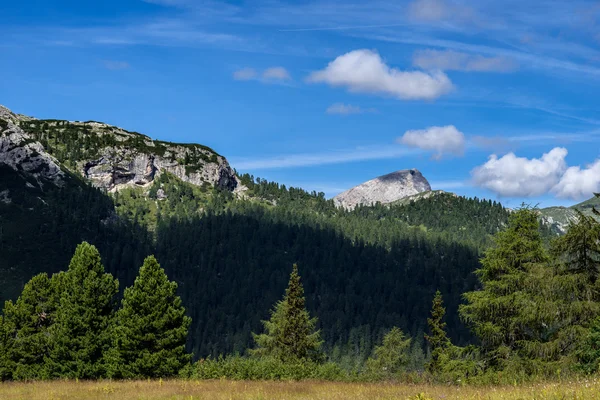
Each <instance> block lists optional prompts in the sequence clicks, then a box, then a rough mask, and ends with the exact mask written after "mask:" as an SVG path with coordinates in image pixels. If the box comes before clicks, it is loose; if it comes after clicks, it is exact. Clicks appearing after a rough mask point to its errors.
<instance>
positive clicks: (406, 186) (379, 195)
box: [333, 169, 431, 209]
mask: <svg viewBox="0 0 600 400" xmlns="http://www.w3.org/2000/svg"><path fill="white" fill-rule="evenodd" d="M430 190H431V186H430V185H429V182H427V179H425V177H424V176H423V174H421V172H419V171H418V170H416V169H406V170H401V171H396V172H392V173H391V174H387V175H383V176H380V177H377V178H375V179H371V180H370V181H367V182H365V183H361V184H360V185H358V186H355V187H353V188H352V189H349V190H347V191H345V192H343V193H340V194H338V195H337V196H335V197H334V198H333V201H334V202H335V204H336V205H338V206H341V207H344V208H345V209H353V208H355V207H356V206H358V205H367V206H370V205H373V204H376V203H381V204H388V203H393V202H395V201H398V200H400V199H402V198H405V197H407V196H412V195H415V194H418V193H422V192H427V191H430Z"/></svg>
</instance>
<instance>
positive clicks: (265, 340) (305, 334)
mask: <svg viewBox="0 0 600 400" xmlns="http://www.w3.org/2000/svg"><path fill="white" fill-rule="evenodd" d="M305 302H306V299H305V298H304V288H303V287H302V283H301V282H300V276H299V275H298V266H297V265H296V264H294V266H293V269H292V273H291V275H290V280H289V283H288V287H287V289H286V291H285V296H284V297H283V300H281V301H279V302H277V304H276V305H275V308H274V309H273V311H272V312H271V319H270V320H269V321H263V325H264V327H265V331H266V332H265V333H262V334H258V335H257V334H253V337H254V341H255V342H256V345H257V348H256V349H253V350H251V354H253V355H256V356H263V357H274V358H276V359H279V360H281V361H284V362H289V361H292V362H293V361H301V360H311V361H322V360H323V354H322V353H321V351H320V348H321V344H322V343H323V341H322V340H321V337H320V333H319V331H316V330H315V326H316V324H317V318H311V317H310V315H309V313H308V311H307V310H306V306H305Z"/></svg>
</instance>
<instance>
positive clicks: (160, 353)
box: [109, 256, 191, 378]
mask: <svg viewBox="0 0 600 400" xmlns="http://www.w3.org/2000/svg"><path fill="white" fill-rule="evenodd" d="M176 291H177V283H175V282H171V281H169V279H168V278H167V275H166V274H165V271H164V270H163V269H162V268H161V267H160V265H159V263H158V261H156V258H154V257H153V256H150V257H147V258H146V259H145V260H144V264H143V265H142V267H141V268H140V271H139V274H138V277H137V278H136V279H135V283H134V284H133V286H132V287H129V288H127V289H125V293H124V296H123V300H122V303H121V309H119V311H118V312H117V315H116V324H115V330H114V336H113V348H112V349H111V351H110V352H109V354H110V356H109V358H110V368H109V375H110V376H112V377H123V378H142V377H144V378H145V377H150V378H158V377H169V376H174V375H176V374H177V373H178V372H179V371H180V370H181V369H182V368H183V367H184V366H185V365H186V364H188V363H189V362H190V361H191V355H190V354H188V353H186V351H185V343H186V339H187V334H188V329H189V326H190V323H191V318H189V317H187V316H186V315H185V308H184V307H183V306H182V304H181V298H179V296H177V294H176Z"/></svg>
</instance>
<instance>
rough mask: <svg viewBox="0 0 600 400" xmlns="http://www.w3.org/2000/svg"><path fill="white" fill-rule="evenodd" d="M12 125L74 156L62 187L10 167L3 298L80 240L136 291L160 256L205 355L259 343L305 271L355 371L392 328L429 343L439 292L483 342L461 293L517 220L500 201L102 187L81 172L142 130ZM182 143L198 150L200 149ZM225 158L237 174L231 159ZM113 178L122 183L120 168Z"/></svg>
mask: <svg viewBox="0 0 600 400" xmlns="http://www.w3.org/2000/svg"><path fill="white" fill-rule="evenodd" d="M14 119H15V120H16V121H17V122H16V123H19V124H20V126H21V128H23V129H24V130H25V133H27V129H33V133H32V135H33V136H32V138H34V139H38V140H40V141H41V142H42V144H43V145H44V149H47V150H48V152H49V154H51V155H52V154H53V155H55V156H56V157H58V160H59V161H64V162H63V163H61V164H60V165H61V168H62V169H63V171H64V172H65V174H66V175H65V176H66V177H65V178H64V184H62V185H60V186H56V185H54V184H52V183H50V182H41V181H40V179H39V178H36V179H33V178H31V176H30V175H28V174H27V173H26V171H18V170H17V171H15V170H14V169H11V168H8V167H3V168H2V169H1V170H0V173H1V174H2V180H1V182H2V185H3V187H2V188H0V192H3V191H5V193H6V198H5V199H4V200H3V201H1V202H0V233H1V237H0V269H1V275H0V276H1V278H0V279H1V283H2V285H1V287H2V291H1V293H0V300H2V301H4V300H7V299H15V298H16V297H17V296H18V294H19V293H20V291H21V289H22V287H23V285H24V284H25V283H26V282H27V281H28V280H29V279H30V278H31V277H32V276H33V275H35V274H37V273H39V272H50V273H52V272H57V271H60V270H65V269H66V267H67V265H68V260H69V258H70V256H71V255H72V254H73V251H74V249H75V246H76V245H77V244H79V243H80V242H81V241H84V240H85V241H87V242H89V243H91V244H93V245H95V246H96V247H98V249H99V251H100V253H101V255H102V259H103V263H104V265H105V266H106V269H107V272H110V273H112V274H113V275H114V276H115V277H116V278H118V279H119V283H120V287H121V288H124V287H126V286H130V285H131V284H132V283H133V279H134V278H135V276H136V274H137V268H138V267H139V265H141V263H142V260H143V259H144V257H146V256H147V255H149V254H155V255H156V257H157V259H158V260H159V261H160V262H161V264H162V266H163V267H164V268H165V271H166V273H167V274H168V276H169V277H171V278H172V279H174V280H175V281H177V282H178V283H179V287H178V293H179V294H180V295H181V297H182V300H183V303H184V305H185V307H186V309H187V312H188V314H189V315H190V316H191V317H192V321H193V322H192V325H191V328H190V335H189V340H188V346H189V348H190V350H193V352H194V354H195V356H197V357H203V356H207V355H217V354H220V353H230V352H236V351H239V352H242V351H244V349H246V348H248V346H249V345H250V343H251V335H250V333H251V332H253V331H254V332H256V331H258V330H259V329H260V320H262V319H265V318H267V317H268V315H269V314H268V310H269V308H270V306H271V305H272V304H273V303H274V302H275V301H276V300H277V299H278V298H279V296H280V293H281V291H282V290H283V288H284V287H285V284H286V280H287V276H288V274H289V270H290V267H291V265H292V264H293V263H297V264H298V267H299V269H300V271H301V273H302V276H303V279H304V282H305V288H306V297H307V307H308V309H309V310H310V312H311V313H312V314H313V315H315V316H317V317H318V318H319V325H318V328H320V329H322V334H323V338H324V340H325V345H324V348H325V350H326V352H327V354H329V355H330V356H332V357H337V358H338V359H345V360H347V362H349V363H352V362H356V361H360V360H364V359H366V357H368V356H369V354H370V352H371V348H372V347H373V345H374V344H375V343H376V342H377V341H378V340H379V339H380V338H381V337H382V335H383V334H384V332H386V331H387V330H389V329H390V328H391V327H392V326H399V327H400V328H402V329H403V330H404V331H405V332H407V333H408V334H410V335H412V336H415V337H418V336H421V335H420V333H422V332H423V331H424V330H425V327H426V318H427V314H428V310H429V307H430V302H431V298H432V297H433V295H434V293H435V292H436V290H440V291H441V293H442V294H443V296H444V299H445V302H446V305H447V308H448V318H447V320H448V328H449V334H450V337H451V338H452V339H453V340H454V341H455V342H456V343H460V344H464V343H468V342H469V341H470V340H472V337H471V335H470V333H469V332H468V330H467V329H466V327H465V326H464V325H463V324H462V323H461V322H460V321H459V317H458V313H457V309H458V306H459V304H460V303H461V301H462V300H461V295H462V293H463V292H465V291H468V290H471V289H473V288H475V286H476V277H475V275H473V271H474V270H476V269H477V268H478V267H479V261H478V260H479V258H480V256H481V254H482V251H483V249H484V248H486V247H487V246H488V245H489V244H490V243H491V240H490V238H491V236H492V235H493V234H495V233H497V232H498V231H499V230H500V229H502V228H503V227H505V226H506V223H507V220H508V215H509V212H508V211H507V210H506V209H504V208H503V207H502V206H501V205H500V204H499V203H497V202H492V201H487V200H479V199H465V198H462V197H457V196H455V195H453V194H448V193H435V194H434V195H432V196H430V197H428V198H423V199H418V200H415V201H410V202H404V203H399V204H393V205H390V206H382V205H375V206H369V207H365V206H361V207H357V208H355V209H354V210H352V211H346V210H343V209H340V208H336V207H335V205H334V203H333V201H331V200H327V199H326V198H325V196H324V195H323V194H322V193H314V192H313V193H308V192H306V191H304V190H302V189H299V188H287V187H285V186H284V185H279V184H277V183H274V182H267V181H265V180H263V179H258V178H255V177H252V176H250V175H239V176H237V177H236V178H235V179H236V180H237V182H239V186H238V188H239V187H241V188H243V189H244V190H243V191H242V192H236V191H234V190H231V187H230V186H228V185H227V184H225V185H221V184H220V182H222V181H221V180H220V179H221V178H219V179H218V180H216V181H211V182H209V181H206V182H205V183H203V184H200V185H199V184H194V183H193V182H189V181H188V182H186V181H184V180H183V179H182V178H181V177H180V176H176V175H175V174H172V173H170V172H169V171H168V170H163V171H162V172H160V171H159V170H158V169H157V171H158V172H160V173H158V172H157V173H155V174H153V175H152V176H148V177H147V178H144V179H146V180H145V181H144V182H145V183H144V184H141V183H139V184H138V183H135V182H134V181H132V184H131V185H129V186H126V187H121V188H120V189H119V190H114V191H113V192H114V193H108V192H107V191H106V190H99V189H94V188H92V187H91V186H90V185H89V183H88V182H87V181H86V180H85V179H84V178H83V177H82V176H81V174H80V171H78V170H73V168H75V167H77V166H81V165H85V163H86V160H87V158H86V157H88V156H90V154H92V153H93V154H92V155H93V156H94V157H96V156H99V155H101V154H104V155H103V156H102V157H103V159H105V158H106V157H108V156H107V155H106V154H108V153H107V152H104V153H102V152H98V150H97V149H95V146H103V145H105V144H106V143H108V145H110V146H114V145H115V144H118V145H119V146H125V145H127V143H129V141H130V140H132V139H131V137H130V136H127V137H124V138H121V139H119V140H117V139H118V138H117V139H115V138H112V139H111V138H110V137H107V135H111V134H113V133H114V132H125V133H123V135H125V134H129V135H137V134H133V133H128V132H127V131H122V130H117V129H116V128H115V129H112V128H111V129H108V128H102V129H101V130H102V132H101V133H98V132H96V130H98V129H99V128H98V127H99V126H100V127H102V126H104V125H102V124H100V125H99V124H97V123H89V124H93V127H95V128H94V129H92V128H89V129H88V128H86V126H87V125H86V124H85V123H77V124H69V123H64V122H60V121H38V120H35V121H34V122H32V120H29V119H25V120H21V121H20V122H19V120H18V118H14ZM6 126H9V125H6ZM9 127H10V126H9ZM31 127H33V128H31ZM34 128H35V129H34ZM111 132H112V133H111ZM96 135H101V136H100V138H97V137H96ZM135 137H138V136H135ZM139 137H140V138H142V136H141V135H140V136H139ZM30 140H33V139H30ZM123 140H125V141H123ZM140 140H141V139H140ZM148 140H149V139H148ZM63 141H64V143H63ZM28 143H29V142H28ZM103 143H104V144H103ZM132 143H133V142H132ZM135 143H137V144H136V145H135V146H134V147H132V148H128V149H126V150H127V154H128V155H129V156H131V157H132V158H131V159H132V160H133V161H131V162H132V163H135V162H137V161H135V160H138V158H136V157H137V155H136V154H138V153H136V152H147V151H150V150H151V149H150V150H149V148H148V147H147V146H148V145H147V144H144V143H146V142H144V140H141V141H137V142H135ZM153 143H154V146H158V147H160V146H163V144H161V142H153ZM157 143H158V144H157ZM136 146H138V147H139V146H142V147H144V146H146V147H144V148H143V149H140V148H137V147H136ZM164 146H175V147H173V148H177V147H176V145H174V144H164ZM194 148H195V147H194ZM197 148H198V149H199V150H198V151H200V150H203V151H207V152H208V151H209V150H210V149H206V148H203V147H201V146H198V147H197ZM177 149H178V148H177ZM182 149H184V150H181V151H183V153H182V154H188V153H186V152H187V151H188V150H185V149H188V147H182ZM159 150H160V149H159ZM173 151H174V152H175V151H180V150H173ZM90 152H91V153H90ZM75 153H76V154H75ZM73 154H74V155H73ZM144 154H145V153H144ZM189 154H190V155H189V156H188V159H185V157H183V158H182V159H181V160H175V161H173V162H174V163H180V164H177V165H180V166H182V167H185V166H186V165H188V164H189V165H192V164H193V165H197V166H198V168H200V167H202V168H205V169H207V168H208V169H210V168H212V167H211V165H216V164H214V163H213V161H214V160H210V159H206V160H204V159H201V158H202V157H200V158H194V159H192V158H193V157H192V155H191V154H192V153H189ZM215 154H216V153H215ZM71 156H73V157H74V158H70V157H71ZM151 156H152V155H150V156H148V157H150V158H151ZM215 157H217V156H216V155H215ZM219 157H220V156H219ZM68 160H71V161H70V162H68ZM144 160H146V159H144ZM109 161H110V160H109ZM211 163H212V164H211ZM219 163H220V164H219V165H221V166H222V169H221V171H227V170H226V165H225V166H223V165H224V164H223V163H225V161H222V160H221V161H219ZM106 165H109V166H110V165H111V164H110V162H107V164H106ZM148 165H151V164H148ZM152 165H157V164H152ZM77 168H78V167H77ZM107 168H108V167H107ZM123 168H125V170H123ZM127 168H130V169H131V167H128V166H127V165H126V164H118V165H117V164H115V165H114V168H113V170H112V171H113V172H115V171H116V172H119V173H120V174H122V176H123V177H126V178H127V177H129V175H127V174H128V170H127ZM178 168H179V167H178ZM223 168H224V169H223ZM175 170H176V171H180V169H175ZM116 172H115V173H116ZM104 173H107V174H109V177H110V176H111V174H112V176H114V175H115V174H114V173H111V170H110V169H108V170H106V171H105V172H104ZM136 173H137V172H136ZM138 175H139V174H138ZM136 176H137V175H136ZM186 176H187V175H185V176H184V178H185V179H188V178H186ZM198 176H199V175H198ZM111 179H112V178H111ZM123 179H125V178H123ZM127 179H130V178H127ZM111 182H113V181H111ZM115 182H117V181H114V182H113V183H115ZM227 182H232V179H231V178H227ZM4 185H6V186H4ZM110 187H116V186H110ZM236 190H237V189H236ZM413 346H414V350H415V351H417V352H418V351H420V349H421V348H424V346H423V343H422V341H421V342H419V341H415V342H414V344H413Z"/></svg>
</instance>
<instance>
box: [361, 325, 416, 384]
mask: <svg viewBox="0 0 600 400" xmlns="http://www.w3.org/2000/svg"><path fill="white" fill-rule="evenodd" d="M410 342H411V339H410V338H406V336H405V335H404V332H402V330H401V329H400V328H398V327H393V328H392V329H391V330H390V331H389V332H388V333H387V334H386V335H385V336H384V337H383V343H382V344H381V345H380V346H376V347H375V349H373V356H372V357H371V358H369V359H368V360H367V370H368V371H370V372H371V373H375V374H383V375H395V374H397V373H399V372H402V371H404V370H405V368H406V366H407V364H408V362H409V357H408V350H409V348H410Z"/></svg>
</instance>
